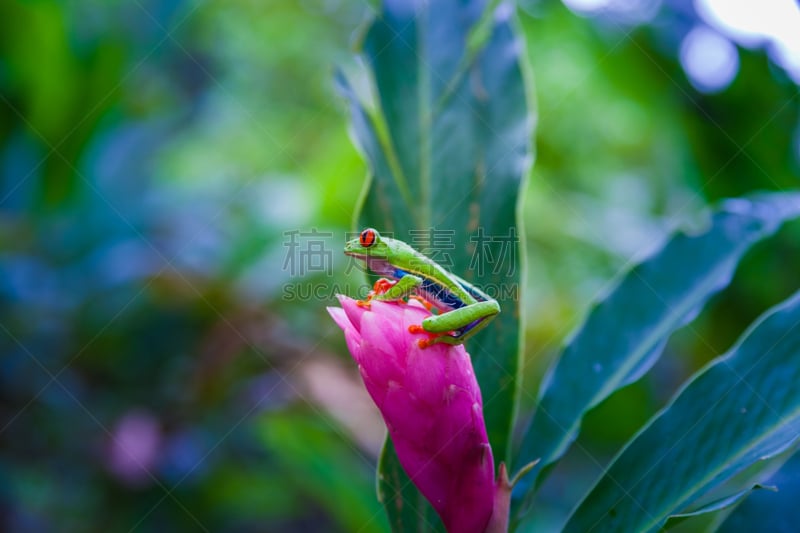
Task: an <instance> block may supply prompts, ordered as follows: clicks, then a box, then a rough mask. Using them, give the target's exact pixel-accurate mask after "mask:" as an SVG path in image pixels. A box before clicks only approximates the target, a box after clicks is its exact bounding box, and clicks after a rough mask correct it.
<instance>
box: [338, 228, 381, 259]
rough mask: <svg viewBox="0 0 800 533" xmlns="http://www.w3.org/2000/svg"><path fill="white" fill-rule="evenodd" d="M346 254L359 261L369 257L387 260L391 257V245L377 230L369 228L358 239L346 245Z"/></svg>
mask: <svg viewBox="0 0 800 533" xmlns="http://www.w3.org/2000/svg"><path fill="white" fill-rule="evenodd" d="M389 240H391V239H389ZM344 253H345V254H347V255H351V256H353V257H356V258H358V259H365V258H367V257H376V258H380V259H386V258H388V257H389V254H390V249H389V244H388V243H387V242H386V240H384V239H383V238H381V234H380V233H378V231H377V230H375V229H372V228H367V229H365V230H364V231H362V232H361V233H360V234H359V235H358V237H357V238H355V239H352V240H349V241H347V243H345V245H344Z"/></svg>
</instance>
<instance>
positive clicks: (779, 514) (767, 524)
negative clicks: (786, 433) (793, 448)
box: [719, 453, 800, 533]
mask: <svg viewBox="0 0 800 533" xmlns="http://www.w3.org/2000/svg"><path fill="white" fill-rule="evenodd" d="M768 482H769V484H770V485H775V486H776V487H777V489H778V490H777V492H770V491H759V492H756V493H754V494H752V495H750V496H749V497H748V498H747V499H746V500H745V501H744V502H743V503H742V504H741V505H739V506H738V507H737V508H736V509H735V510H734V511H733V512H732V513H731V514H730V515H729V516H728V517H727V519H726V520H725V522H723V524H722V526H721V527H720V529H719V531H720V532H721V533H735V532H737V531H769V532H771V533H795V532H797V531H800V513H798V512H797V502H798V501H800V453H795V454H794V456H792V458H791V459H789V461H788V462H787V463H786V464H785V465H784V466H783V468H781V469H780V470H779V471H778V472H777V473H775V474H774V475H773V476H771V477H770V478H769V481H768Z"/></svg>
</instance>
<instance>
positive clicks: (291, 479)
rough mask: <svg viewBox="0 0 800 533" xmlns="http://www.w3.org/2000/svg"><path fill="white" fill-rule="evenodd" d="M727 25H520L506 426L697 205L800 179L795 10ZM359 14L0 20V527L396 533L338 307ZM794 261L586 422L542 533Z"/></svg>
mask: <svg viewBox="0 0 800 533" xmlns="http://www.w3.org/2000/svg"><path fill="white" fill-rule="evenodd" d="M734 4H737V3H735V2H724V1H722V0H697V1H695V2H692V1H690V0H664V1H657V0H633V1H632V0H569V1H565V2H564V3H561V2H558V1H555V0H540V1H535V0H520V2H519V5H518V10H519V27H520V29H521V31H522V34H523V35H524V39H525V43H526V46H527V51H528V56H529V63H530V67H531V70H532V72H533V81H534V82H535V94H536V100H537V101H536V108H537V110H538V124H537V133H536V137H537V141H536V152H537V157H536V162H535V165H534V169H533V171H532V174H531V177H530V181H529V186H528V188H527V191H526V201H525V204H524V210H523V221H524V226H525V231H526V239H527V246H528V255H529V256H528V257H527V283H528V286H527V289H526V291H525V293H524V295H523V296H524V298H525V301H524V308H525V313H526V332H525V333H526V339H527V340H526V345H527V348H526V367H525V380H526V387H525V391H524V392H523V394H522V401H523V413H524V412H528V411H529V410H530V409H531V408H532V407H533V402H534V399H535V395H536V386H537V383H538V381H539V379H540V378H541V375H542V374H543V372H544V371H545V369H546V367H547V365H548V364H549V362H550V361H551V360H552V357H553V356H554V355H555V354H556V353H557V351H558V348H559V346H560V343H561V341H563V339H564V338H565V337H566V336H567V335H568V334H569V332H570V330H571V329H572V328H574V327H575V325H576V324H578V323H579V321H580V319H581V316H582V315H583V314H584V313H585V311H586V309H587V308H588V306H589V305H590V303H591V301H592V300H593V299H595V298H597V297H599V296H600V295H602V294H604V292H605V291H607V290H608V288H609V287H610V285H609V283H613V279H614V277H615V275H618V273H619V272H620V271H622V270H624V269H626V268H629V267H630V266H632V265H633V264H635V262H636V261H637V260H640V259H641V258H642V257H644V256H645V255H646V254H647V253H648V251H651V250H652V249H653V247H654V246H655V245H656V244H657V243H658V242H660V241H661V240H662V239H663V238H664V237H665V236H666V235H668V234H669V232H670V231H673V230H674V229H676V228H677V227H689V228H691V227H692V226H693V225H701V224H702V223H703V220H704V219H703V212H704V208H705V207H706V206H707V205H708V204H709V203H713V202H714V201H716V200H718V199H720V198H724V197H730V196H739V195H743V194H746V193H748V192H751V191H756V190H782V189H790V188H797V187H798V186H800V95H799V91H798V83H800V41H799V40H800V32H798V31H797V28H798V27H800V8H798V5H797V3H796V2H793V1H792V0H771V1H769V2H763V6H764V7H763V11H762V10H760V11H759V16H758V17H754V16H752V14H751V13H748V12H746V11H743V12H740V11H737V10H736V9H731V8H730V6H733V5H734ZM738 4H742V3H738ZM726 5H727V6H728V7H727V8H726ZM760 5H761V4H760ZM375 9H376V7H375V5H374V3H370V2H366V1H363V2H359V1H345V0H295V1H282V0H281V1H271V2H264V3H261V2H249V1H240V0H233V1H224V2H223V1H191V0H186V1H184V0H169V1H167V0H133V1H130V2H101V1H97V0H81V1H77V2H57V1H55V0H39V1H36V2H27V1H22V0H8V1H5V2H3V3H2V4H0V530H8V531H197V530H199V531H237V532H239V531H253V532H257V531H360V532H364V533H366V532H370V531H388V525H387V523H386V519H385V517H384V516H383V511H382V510H381V508H380V505H379V504H378V502H377V501H376V500H375V494H374V492H375V491H374V479H373V475H374V467H375V460H376V456H377V453H378V451H379V447H380V445H381V442H382V438H383V431H384V430H383V427H382V423H381V421H380V418H379V417H378V415H377V413H376V411H375V409H374V407H373V406H372V405H371V404H370V402H369V400H368V398H367V397H366V393H365V392H364V390H363V387H362V386H361V384H360V383H359V381H358V375H357V372H356V369H355V368H353V364H352V362H351V361H350V360H349V357H348V356H347V354H346V351H345V349H344V342H343V339H342V337H341V333H340V332H339V331H338V330H337V328H336V327H335V325H334V324H333V323H332V321H331V320H330V319H329V318H328V317H327V314H326V312H325V306H326V305H331V304H332V303H333V302H334V301H335V300H334V294H335V293H336V292H344V293H347V294H349V295H350V296H359V295H361V294H363V291H364V289H365V287H364V285H365V279H364V277H363V274H362V273H361V272H360V271H359V270H358V269H357V268H355V265H353V264H351V263H349V262H348V261H347V259H346V258H345V257H344V256H343V255H342V254H341V247H342V245H343V243H344V241H345V239H346V237H348V236H349V234H350V232H352V231H353V230H354V229H356V228H353V227H351V221H352V214H353V208H354V206H355V204H356V201H357V199H358V196H359V194H360V190H361V187H362V184H363V180H364V177H365V173H366V168H365V164H364V162H363V161H362V159H361V158H360V156H359V154H358V153H357V151H356V150H355V148H354V147H353V145H352V143H351V141H350V139H349V136H348V127H347V115H346V112H345V109H344V104H343V102H342V101H341V100H340V99H339V97H338V96H337V95H336V94H335V91H334V89H333V82H332V75H333V70H334V68H335V67H341V68H344V69H345V70H347V71H348V72H354V73H357V72H358V71H359V63H358V61H357V59H356V57H355V55H354V53H353V50H352V48H351V47H352V43H353V42H354V40H355V39H354V35H355V34H356V31H357V29H358V27H359V26H360V25H361V24H362V23H363V22H364V21H365V20H366V19H367V18H368V17H369V16H371V15H372V14H373V13H374V10H375ZM364 83H366V81H365V82H364ZM443 201H446V199H443ZM687 260H691V258H687ZM798 264H800V227H799V226H798V224H797V223H795V224H790V225H787V227H786V228H785V229H784V230H782V231H781V232H780V233H779V234H778V235H777V236H776V237H774V238H773V239H772V241H771V243H770V246H769V247H766V246H765V247H757V248H756V249H755V250H754V251H753V252H752V253H750V254H749V255H748V256H747V258H746V259H745V261H744V262H743V264H742V265H741V267H740V268H739V270H738V272H737V274H736V278H735V280H734V283H733V284H732V286H731V287H730V288H729V289H727V290H726V291H724V292H723V293H722V294H720V295H719V296H717V297H715V298H714V300H713V301H712V304H711V306H710V307H709V310H708V311H707V312H706V313H704V315H702V316H701V318H700V320H699V321H698V322H697V323H696V324H695V325H694V326H693V327H692V329H691V331H684V332H680V333H679V334H678V335H677V336H676V338H675V339H673V340H672V341H671V342H670V344H669V345H668V347H667V353H666V355H665V356H664V357H663V360H662V362H661V363H659V365H658V366H657V367H656V368H655V370H654V371H653V372H652V373H651V375H650V376H648V377H647V378H645V379H644V380H642V381H641V382H639V383H636V384H634V385H631V386H629V387H627V388H626V389H624V390H622V391H620V392H619V393H618V394H616V395H614V396H613V397H612V398H610V399H609V400H608V401H607V402H605V403H604V404H603V405H601V406H599V407H598V408H597V409H596V410H595V411H594V412H592V413H591V414H590V415H589V418H588V420H587V421H586V424H585V429H586V430H585V431H584V433H583V434H582V436H581V439H580V441H579V443H580V446H579V447H578V448H579V450H578V451H576V452H574V453H572V454H571V455H569V456H568V457H567V459H568V460H567V461H565V462H564V463H563V465H559V467H558V469H557V470H558V471H556V472H555V473H554V475H553V476H552V477H551V478H550V479H549V480H548V482H547V486H546V487H545V489H544V490H543V491H542V495H543V496H542V497H541V498H543V502H542V503H541V504H540V509H541V512H540V513H539V516H540V518H538V519H537V520H539V525H540V526H541V527H545V526H546V524H548V516H550V515H549V514H548V513H551V514H552V516H554V517H556V516H560V515H559V513H563V512H566V510H568V509H566V510H565V509H563V507H564V506H565V505H567V504H568V503H570V502H574V500H575V498H577V496H578V495H580V494H581V493H582V492H583V491H584V490H585V489H586V488H587V487H588V485H589V484H590V483H591V481H592V480H593V479H594V477H595V476H596V475H597V474H598V473H599V472H600V469H601V467H602V464H603V463H602V459H600V460H599V462H598V460H596V458H598V457H599V458H604V457H605V458H608V457H610V456H611V455H612V454H613V453H614V451H615V450H616V449H617V447H618V446H619V445H620V443H622V442H624V440H625V439H626V438H627V437H629V436H630V435H631V433H632V432H633V431H634V430H635V429H636V428H638V427H639V426H640V425H641V424H642V423H643V421H644V420H646V419H647V418H648V417H649V416H650V415H652V413H654V412H655V411H656V410H657V409H658V408H659V407H660V406H661V405H663V403H664V401H665V400H666V398H667V397H668V396H669V395H670V394H671V393H672V392H673V391H674V389H675V387H676V385H677V384H678V383H680V381H682V379H684V378H685V377H686V376H687V375H688V374H689V373H690V372H691V371H692V370H693V369H696V368H697V367H698V366H700V365H702V364H703V363H704V362H706V361H708V360H709V359H710V358H712V357H713V356H715V355H718V354H720V353H722V352H723V351H725V350H726V349H727V348H728V347H729V346H730V344H731V343H732V342H733V341H734V340H735V338H736V336H737V335H738V333H739V332H741V331H742V330H743V329H744V328H745V327H746V326H747V324H749V323H750V322H751V321H752V320H753V319H754V318H755V317H756V316H758V315H759V314H760V313H761V312H762V311H764V310H765V309H766V308H768V307H769V306H770V305H773V304H775V303H777V302H779V301H781V300H783V299H784V298H786V297H787V296H788V295H789V294H791V293H792V292H793V291H794V290H795V289H796V287H797V286H800V269H798V268H797V265H798ZM501 304H502V302H501ZM567 477H569V479H570V480H574V479H576V478H577V479H582V480H585V482H584V483H583V484H581V483H577V484H566V483H565V482H564V480H565V479H566V478H567ZM554 520H556V519H555V518H554Z"/></svg>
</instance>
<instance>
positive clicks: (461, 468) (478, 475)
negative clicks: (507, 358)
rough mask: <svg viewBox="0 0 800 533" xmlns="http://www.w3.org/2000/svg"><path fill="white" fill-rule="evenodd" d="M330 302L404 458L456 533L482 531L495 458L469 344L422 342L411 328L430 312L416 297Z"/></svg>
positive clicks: (416, 481) (488, 512)
mask: <svg viewBox="0 0 800 533" xmlns="http://www.w3.org/2000/svg"><path fill="white" fill-rule="evenodd" d="M339 301H340V302H341V305H342V307H341V308H338V307H330V308H328V311H329V312H330V314H331V316H332V317H333V319H334V320H335V321H336V323H337V324H338V325H339V327H341V328H342V329H343V330H344V334H345V340H346V341H347V347H348V349H349V350H350V354H351V355H352V356H353V359H355V361H356V362H357V363H358V369H359V371H360V372H361V376H362V378H363V379H364V385H365V386H366V387H367V391H368V392H369V394H370V396H372V399H373V400H374V401H375V404H376V405H377V406H378V409H380V411H381V414H382V415H383V419H384V421H385V422H386V426H387V428H388V430H389V435H390V436H391V438H392V442H393V444H394V447H395V450H396V451H397V456H398V458H399V459H400V464H402V465H403V468H404V469H405V471H406V473H407V474H408V476H409V478H411V480H412V481H413V482H414V484H415V485H416V486H417V488H418V489H419V490H420V492H421V493H422V494H423V495H424V496H425V497H426V498H427V499H428V501H430V502H431V504H432V505H433V507H434V508H435V509H436V511H437V512H438V513H439V516H440V517H441V518H442V522H443V523H444V525H445V527H446V528H447V530H448V531H449V532H450V533H472V532H475V533H482V532H483V531H484V530H485V528H486V525H487V523H488V522H489V518H490V517H491V515H492V507H493V504H494V495H495V482H494V461H493V458H492V450H491V447H490V446H489V440H488V438H487V436H486V426H485V423H484V420H483V402H482V400H481V392H480V389H479V388H478V382H477V380H476V379H475V373H474V371H473V369H472V362H471V361H470V357H469V354H468V353H467V352H466V350H465V349H464V347H463V346H461V345H459V346H451V345H447V344H443V343H439V344H434V345H432V346H429V347H427V348H424V349H423V348H420V347H419V346H418V344H417V341H418V340H419V339H424V338H426V335H425V334H412V333H409V331H408V327H409V326H411V325H419V324H421V323H422V320H423V319H424V318H425V317H427V316H430V312H429V311H428V310H426V309H425V308H424V307H423V306H422V305H419V304H418V303H417V302H415V301H413V300H412V301H411V302H410V303H403V302H380V301H375V300H373V301H372V302H370V306H369V309H367V308H365V307H362V306H359V305H358V304H357V303H356V301H355V300H353V299H351V298H347V297H345V296H340V297H339Z"/></svg>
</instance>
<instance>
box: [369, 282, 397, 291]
mask: <svg viewBox="0 0 800 533" xmlns="http://www.w3.org/2000/svg"><path fill="white" fill-rule="evenodd" d="M395 283H397V282H396V281H392V280H389V279H386V278H380V279H379V280H378V281H376V282H375V284H374V285H373V286H372V290H373V291H375V292H376V293H377V294H383V293H385V292H386V291H388V290H389V289H391V288H392V286H393V285H394V284H395Z"/></svg>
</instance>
